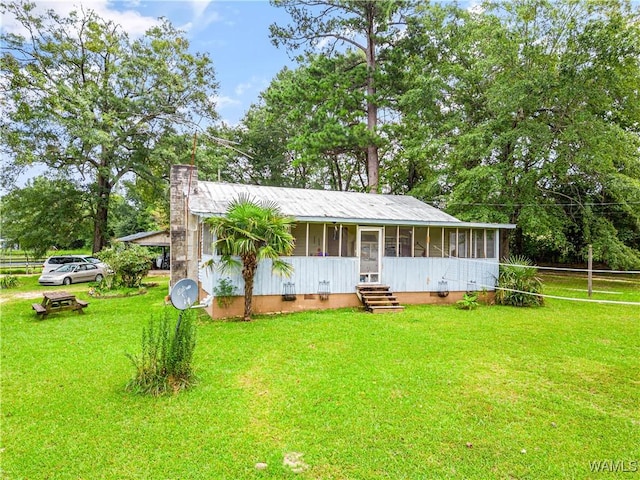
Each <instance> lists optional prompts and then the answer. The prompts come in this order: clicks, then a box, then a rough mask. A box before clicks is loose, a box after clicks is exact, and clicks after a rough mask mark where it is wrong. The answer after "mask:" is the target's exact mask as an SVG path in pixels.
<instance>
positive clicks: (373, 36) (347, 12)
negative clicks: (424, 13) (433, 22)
mask: <svg viewBox="0 0 640 480" xmlns="http://www.w3.org/2000/svg"><path fill="white" fill-rule="evenodd" d="M271 3H272V4H273V5H276V6H279V7H283V8H284V9H285V10H286V11H287V13H289V15H290V16H291V19H292V22H293V23H292V25H289V26H286V27H282V26H278V25H276V24H273V25H271V39H272V41H273V43H274V44H275V45H276V46H279V45H280V44H282V45H285V46H286V47H288V48H289V49H291V50H294V51H295V50H298V49H299V48H301V47H302V46H306V47H307V53H309V54H317V53H318V50H321V51H322V53H324V54H325V55H327V56H332V55H334V54H337V53H344V49H350V50H353V51H359V52H361V53H362V55H363V61H364V63H365V65H366V67H367V70H366V80H365V87H364V90H365V92H366V125H367V129H368V130H369V133H370V140H369V142H368V145H367V146H366V152H367V177H368V187H369V190H370V191H372V192H377V191H378V190H379V167H380V159H379V151H378V143H379V135H378V131H377V129H378V126H379V125H378V124H379V118H378V110H379V108H380V99H381V97H380V95H379V92H378V87H379V82H380V75H379V71H378V70H379V68H378V67H379V61H380V59H381V58H384V52H385V50H387V49H389V48H391V47H392V46H393V44H394V43H395V42H396V41H397V40H398V39H399V38H400V37H401V36H402V23H403V22H404V17H405V15H406V14H407V13H408V12H410V11H411V9H412V6H413V5H412V4H413V2H412V1H397V0H271ZM343 74H344V75H349V71H348V70H345V71H344V72H343Z"/></svg>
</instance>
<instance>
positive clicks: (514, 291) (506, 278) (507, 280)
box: [496, 255, 544, 307]
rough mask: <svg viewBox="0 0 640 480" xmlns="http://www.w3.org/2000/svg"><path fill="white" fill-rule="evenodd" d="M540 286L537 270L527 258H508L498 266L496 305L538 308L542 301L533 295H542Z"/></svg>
mask: <svg viewBox="0 0 640 480" xmlns="http://www.w3.org/2000/svg"><path fill="white" fill-rule="evenodd" d="M542 286H543V285H542V280H541V279H540V278H539V277H538V270H537V269H536V268H534V267H533V263H531V261H530V260H529V259H528V258H526V257H523V256H518V255H516V256H512V257H509V258H508V259H506V260H504V264H503V265H500V275H499V277H498V285H497V287H498V289H497V290H496V303H497V304H499V305H512V306H514V307H534V306H540V305H542V304H543V303H544V299H543V298H542V297H540V296H538V295H535V294H541V293H542ZM502 289H507V290H502ZM532 294H534V295H532Z"/></svg>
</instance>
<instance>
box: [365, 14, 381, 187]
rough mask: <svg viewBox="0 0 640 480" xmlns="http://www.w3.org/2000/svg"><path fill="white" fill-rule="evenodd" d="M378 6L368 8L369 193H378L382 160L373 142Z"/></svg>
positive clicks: (376, 116) (375, 105)
mask: <svg viewBox="0 0 640 480" xmlns="http://www.w3.org/2000/svg"><path fill="white" fill-rule="evenodd" d="M376 8H377V6H376V5H375V3H373V2H371V3H369V4H368V8H367V51H366V56H367V129H368V130H369V133H371V139H372V140H371V143H370V144H369V145H368V146H367V177H368V187H369V192H371V193H378V189H379V186H378V170H379V167H380V160H379V158H378V146H377V145H376V144H375V141H374V140H373V139H374V138H375V133H376V128H377V126H378V105H377V104H376V99H375V95H376V86H375V73H376V40H375V33H374V28H375V9H376Z"/></svg>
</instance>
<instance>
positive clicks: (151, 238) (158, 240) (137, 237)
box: [116, 230, 169, 247]
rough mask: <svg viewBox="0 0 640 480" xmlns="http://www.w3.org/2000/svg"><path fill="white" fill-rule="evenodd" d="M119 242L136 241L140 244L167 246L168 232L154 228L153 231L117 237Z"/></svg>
mask: <svg viewBox="0 0 640 480" xmlns="http://www.w3.org/2000/svg"><path fill="white" fill-rule="evenodd" d="M116 240H118V241H119V242H125V243H128V242H130V243H137V244H139V245H142V246H167V247H168V246H169V232H167V231H166V230H156V231H153V232H138V233H133V234H131V235H126V236H124V237H120V238H118V239H116Z"/></svg>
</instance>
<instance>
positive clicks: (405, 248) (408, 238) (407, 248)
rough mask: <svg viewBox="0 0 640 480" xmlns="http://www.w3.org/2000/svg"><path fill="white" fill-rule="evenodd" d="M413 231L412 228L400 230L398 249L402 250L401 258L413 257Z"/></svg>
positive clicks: (400, 252)
mask: <svg viewBox="0 0 640 480" xmlns="http://www.w3.org/2000/svg"><path fill="white" fill-rule="evenodd" d="M412 233H413V229H412V228H402V227H401V228H400V232H399V237H398V247H399V249H400V251H399V252H398V253H399V255H398V256H399V257H410V256H411V245H412V244H413V238H412V237H413V236H412Z"/></svg>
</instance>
